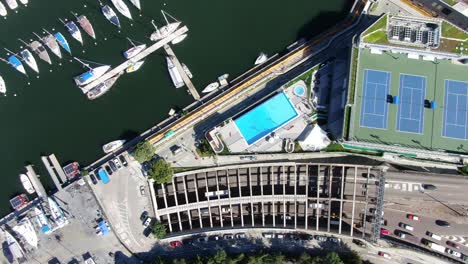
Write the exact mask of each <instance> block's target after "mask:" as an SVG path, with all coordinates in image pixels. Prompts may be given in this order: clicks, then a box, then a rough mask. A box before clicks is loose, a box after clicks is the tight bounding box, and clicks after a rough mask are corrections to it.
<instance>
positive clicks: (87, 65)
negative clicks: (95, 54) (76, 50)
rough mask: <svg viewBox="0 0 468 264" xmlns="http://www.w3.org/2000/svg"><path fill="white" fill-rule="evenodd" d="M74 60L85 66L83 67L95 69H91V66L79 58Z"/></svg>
mask: <svg viewBox="0 0 468 264" xmlns="http://www.w3.org/2000/svg"><path fill="white" fill-rule="evenodd" d="M73 59H75V60H76V61H78V62H79V63H81V64H83V66H85V67H86V68H88V69H90V70H92V69H93V68H91V67H89V64H86V63H84V62H83V61H81V60H80V59H78V58H77V57H73Z"/></svg>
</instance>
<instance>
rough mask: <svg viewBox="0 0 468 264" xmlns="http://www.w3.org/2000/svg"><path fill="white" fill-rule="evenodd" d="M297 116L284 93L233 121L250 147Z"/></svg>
mask: <svg viewBox="0 0 468 264" xmlns="http://www.w3.org/2000/svg"><path fill="white" fill-rule="evenodd" d="M297 116H298V113H297V112H296V109H294V107H293V106H292V104H291V102H290V101H289V99H288V97H286V94H284V92H282V93H279V94H277V95H275V96H273V97H272V98H270V99H268V100H267V101H265V102H263V103H261V104H260V105H258V106H256V107H255V108H253V109H252V110H250V111H248V112H247V113H245V114H243V115H242V116H240V117H238V118H236V119H234V123H235V124H236V126H237V127H238V128H239V131H240V132H241V134H242V136H243V137H244V139H245V141H247V144H249V145H251V144H253V143H255V142H256V141H258V140H259V139H261V138H263V137H264V136H266V135H268V134H269V133H271V132H272V131H275V130H276V129H278V128H279V127H281V126H283V125H284V124H286V123H288V122H289V121H291V120H292V119H294V118H295V117H297Z"/></svg>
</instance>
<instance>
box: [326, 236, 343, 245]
mask: <svg viewBox="0 0 468 264" xmlns="http://www.w3.org/2000/svg"><path fill="white" fill-rule="evenodd" d="M328 241H329V242H332V243H336V244H339V243H340V242H341V239H339V238H336V237H328Z"/></svg>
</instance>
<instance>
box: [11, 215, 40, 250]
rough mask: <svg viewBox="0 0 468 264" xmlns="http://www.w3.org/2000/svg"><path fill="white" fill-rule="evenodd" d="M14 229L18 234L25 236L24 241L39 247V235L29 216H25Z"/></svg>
mask: <svg viewBox="0 0 468 264" xmlns="http://www.w3.org/2000/svg"><path fill="white" fill-rule="evenodd" d="M12 229H13V231H15V232H16V233H17V234H19V235H20V236H22V237H23V238H24V241H26V243H28V244H29V245H31V246H32V247H35V248H37V242H38V239H37V235H36V231H35V230H34V227H33V225H32V223H31V221H30V220H29V218H27V217H25V218H23V219H21V220H20V221H19V223H18V225H16V226H14V227H13V228H12Z"/></svg>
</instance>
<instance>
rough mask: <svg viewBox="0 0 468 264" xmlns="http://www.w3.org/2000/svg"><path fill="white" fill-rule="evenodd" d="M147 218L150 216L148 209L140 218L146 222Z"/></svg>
mask: <svg viewBox="0 0 468 264" xmlns="http://www.w3.org/2000/svg"><path fill="white" fill-rule="evenodd" d="M146 218H148V211H143V213H141V215H140V220H141V221H142V222H144V221H145V220H146Z"/></svg>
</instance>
